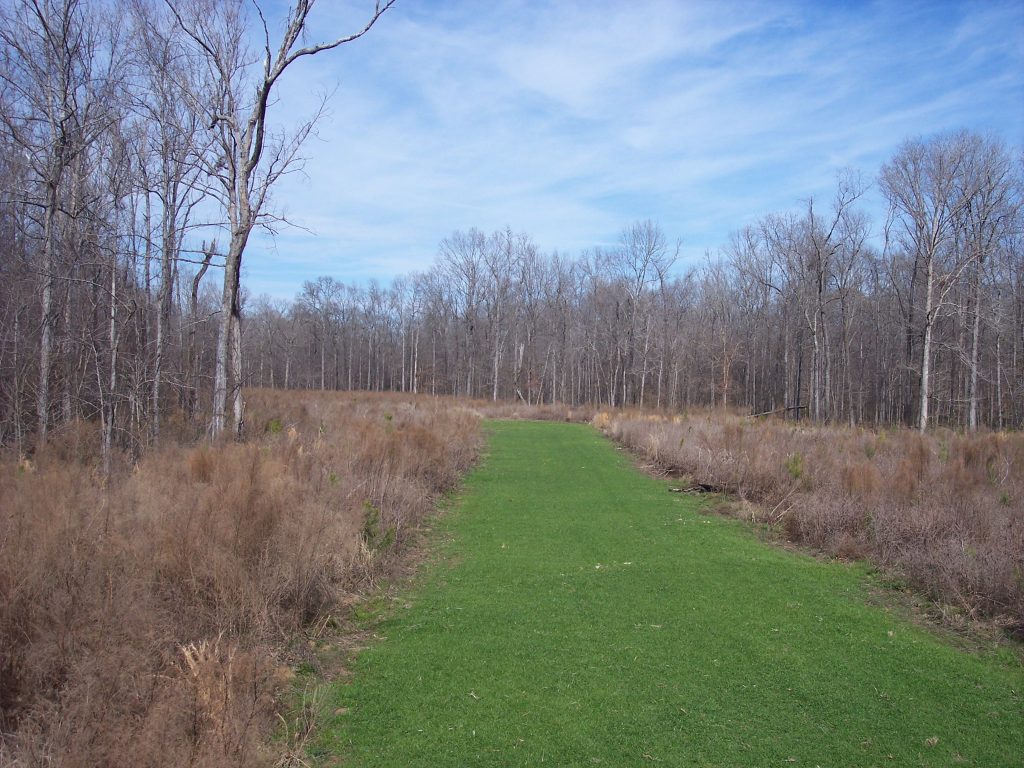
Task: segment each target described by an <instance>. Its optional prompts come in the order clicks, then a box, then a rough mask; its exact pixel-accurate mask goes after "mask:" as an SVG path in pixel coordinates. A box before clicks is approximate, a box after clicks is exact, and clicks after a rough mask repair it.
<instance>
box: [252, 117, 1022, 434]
mask: <svg viewBox="0 0 1024 768" xmlns="http://www.w3.org/2000/svg"><path fill="white" fill-rule="evenodd" d="M878 184H879V185H880V187H881V189H882V192H883V193H884V195H885V196H886V198H887V200H888V201H889V204H890V207H889V213H888V216H887V218H886V221H885V222H884V223H883V226H884V246H883V247H882V248H881V249H878V248H875V247H872V246H871V245H870V244H869V242H870V237H869V235H870V227H871V223H870V222H869V221H868V218H867V217H866V215H865V214H864V213H863V211H862V210H860V209H859V208H858V203H859V202H860V200H861V199H862V197H863V194H864V192H865V190H866V184H865V183H864V182H863V181H862V180H861V179H860V178H858V177H857V176H855V175H851V174H847V175H845V176H842V177H841V178H840V179H839V180H838V183H837V187H836V192H835V195H834V197H833V199H832V200H831V201H830V202H829V203H828V204H827V205H820V204H819V203H818V201H816V200H813V199H811V200H808V201H806V204H805V205H804V207H803V209H802V210H801V211H799V212H794V213H787V214H770V215H765V216H763V217H762V218H761V219H760V220H758V221H757V222H756V223H755V224H752V225H750V226H747V227H744V228H743V229H741V230H739V231H737V232H735V233H734V234H733V235H732V236H731V238H730V241H729V243H728V244H727V245H726V246H725V247H724V248H723V249H722V250H721V253H720V255H719V257H718V258H716V259H712V258H710V257H709V258H708V259H707V260H706V262H705V263H704V264H702V265H699V266H696V267H693V268H690V269H687V270H685V271H682V272H681V273H680V271H679V270H678V269H675V268H674V267H675V265H676V260H677V257H678V244H676V245H673V244H671V243H669V242H668V240H667V239H666V236H665V234H664V232H663V231H662V230H661V228H660V227H659V226H658V225H657V224H656V223H654V222H652V221H639V222H635V223H633V224H631V225H629V226H627V227H626V228H624V229H623V231H622V233H621V236H620V238H619V242H618V244H617V246H616V247H614V248H608V249H601V248H595V249H593V250H591V251H587V252H584V253H582V254H580V256H578V257H576V258H571V257H566V256H563V255H560V254H559V253H557V252H555V253H553V254H551V255H544V254H542V253H540V252H539V250H538V249H537V247H536V245H535V243H534V242H533V240H532V239H531V237H530V236H529V235H528V234H525V233H515V232H513V231H512V230H511V229H510V228H506V229H504V230H501V231H497V232H494V233H492V234H490V235H485V234H484V233H482V232H480V231H478V230H476V229H469V230H466V231H457V232H455V233H454V234H452V235H451V236H450V237H448V238H446V239H445V240H444V241H443V242H442V243H441V244H440V247H439V253H438V256H437V259H436V261H435V263H434V265H433V266H432V267H431V268H430V269H429V270H427V271H426V272H422V273H416V274H412V275H408V276H405V277H401V278H398V279H396V280H394V281H393V282H392V283H391V284H390V285H389V286H387V287H382V286H380V285H378V284H377V283H371V284H370V285H369V286H368V287H358V286H355V285H346V284H345V283H342V282H339V281H338V280H336V279H335V278H333V277H329V276H322V277H319V278H317V279H316V280H312V281H307V282H306V283H305V284H304V287H303V289H302V291H301V292H300V293H299V294H298V295H297V296H296V298H295V300H294V301H293V302H281V301H277V302H275V301H272V300H270V299H268V298H267V297H261V298H259V299H258V300H257V301H256V302H255V303H254V306H253V307H252V310H251V312H250V313H249V315H250V318H249V325H248V329H247V331H246V334H245V339H244V347H245V350H246V355H245V359H246V370H245V376H246V382H247V383H249V384H251V385H253V386H267V387H286V388H287V387H303V388H318V389H340V390H353V389H363V390H375V391H399V392H412V393H417V392H420V393H422V392H427V393H430V394H451V395H461V396H466V397H474V398H486V399H491V400H510V399H518V400H521V401H522V402H524V403H527V404H534V403H565V404H569V405H579V404H599V405H606V406H610V407H620V406H640V407H644V406H648V407H655V408H672V409H678V408H686V407H689V406H693V405H714V406H724V407H737V408H741V409H744V410H747V411H748V412H751V413H769V412H776V413H779V414H783V415H786V416H787V417H790V418H796V419H800V418H809V419H812V420H814V421H817V422H829V423H847V424H851V425H853V424H861V423H865V424H893V425H895V424H905V425H910V426H915V427H917V428H919V429H924V428H926V427H927V426H928V425H931V424H946V425H950V426H954V427H963V428H966V429H972V430H973V429H977V428H978V427H980V426H982V425H984V426H988V427H990V428H994V429H1004V428H1020V427H1022V426H1024V250H1022V247H1021V246H1022V227H1021V224H1022V213H1024V210H1022V207H1021V203H1022V201H1024V194H1022V192H1024V187H1022V180H1021V165H1020V158H1019V157H1016V158H1015V157H1014V155H1013V153H1011V151H1010V150H1009V149H1008V148H1007V147H1006V146H1005V145H1003V144H1002V143H1001V142H999V141H998V140H995V139H992V138H988V137H983V136H980V135H978V134H974V133H970V132H966V131H961V132H957V133H947V134H941V135H938V136H935V137H932V138H929V139H917V140H910V141H907V142H905V143H904V144H903V145H902V146H901V148H900V149H899V151H898V152H897V153H896V154H895V155H894V156H893V158H891V159H890V160H889V161H888V162H887V163H886V164H885V165H884V166H883V167H882V169H881V171H880V173H879V177H878Z"/></svg>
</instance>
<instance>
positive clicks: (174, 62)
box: [0, 0, 1024, 463]
mask: <svg viewBox="0 0 1024 768" xmlns="http://www.w3.org/2000/svg"><path fill="white" fill-rule="evenodd" d="M390 5H391V2H390V1H389V2H378V3H376V5H375V12H374V15H373V16H372V18H371V20H370V21H369V23H368V24H367V25H366V26H365V27H363V28H362V29H361V31H358V32H356V33H355V34H354V35H349V36H347V37H343V38H338V39H337V40H334V41H333V42H329V43H325V44H322V45H311V46H306V47H300V44H299V41H300V40H301V39H302V38H303V33H304V30H305V23H306V17H307V15H308V13H309V12H310V9H311V8H312V6H313V2H311V1H310V0H306V1H305V2H300V3H298V4H297V5H296V6H295V8H294V9H293V10H292V12H291V13H290V14H289V15H288V16H287V18H286V19H284V22H283V26H284V30H283V32H282V33H281V35H282V36H281V37H280V44H279V45H278V46H275V45H272V44H271V39H272V35H271V33H270V31H269V29H268V27H267V25H266V22H265V21H263V19H262V16H260V14H258V13H255V12H254V11H253V9H255V11H259V5H257V4H254V3H249V2H245V0H229V1H228V2H220V1H216V2H215V1H214V0H162V1H161V0H132V2H130V3H127V4H123V5H114V4H110V3H106V2H103V1H102V0H12V2H11V3H8V4H5V5H3V6H0V42H2V43H3V45H2V46H0V254H2V258H0V445H4V446H13V447H14V449H15V450H17V451H18V452H19V453H24V452H27V451H30V450H32V449H34V448H35V447H37V446H39V445H42V444H45V442H46V439H47V433H48V431H49V430H50V429H51V428H52V427H59V426H61V425H67V424H73V423H75V422H76V421H77V420H80V419H86V420H95V421H96V422H98V423H99V424H100V426H101V430H100V431H101V434H102V444H101V450H102V452H103V455H104V458H105V460H106V461H107V462H108V463H109V457H110V455H111V452H112V451H113V450H114V449H115V447H116V448H120V449H123V450H127V451H129V452H130V453H133V454H136V455H137V454H138V453H139V452H141V451H142V450H144V448H145V447H146V446H147V445H149V444H151V443H152V442H154V441H157V440H159V438H160V436H161V433H162V426H163V425H165V424H166V423H167V422H168V421H169V417H170V416H172V415H174V416H175V420H176V421H177V422H181V421H184V422H185V423H187V424H189V425H193V426H191V427H190V429H192V430H193V431H198V429H197V428H196V425H204V426H206V427H209V432H210V433H211V434H213V435H216V434H218V433H220V432H222V431H223V432H225V433H227V434H236V435H237V434H238V433H239V430H240V428H241V425H242V423H243V417H244V402H243V399H242V389H243V387H245V386H273V387H316V388H321V389H370V390H378V391H381V390H395V391H404V392H426V393H433V394H455V395H463V396H470V397H478V398H479V397H482V398H488V399H492V400H499V399H518V400H522V401H523V402H525V403H555V402H557V403H566V404H573V405H574V404H582V403H592V404H601V405H607V406H611V407H620V406H631V405H637V406H651V407H668V408H685V407H687V406H691V405H698V404H713V405H718V406H726V407H737V408H744V409H747V410H749V411H751V412H755V413H763V412H769V411H778V412H781V413H783V414H785V415H787V416H789V417H792V418H809V419H813V420H815V421H819V422H833V423H839V422H841V423H851V424H854V423H872V424H909V425H914V426H917V427H919V428H922V429H923V428H925V427H927V426H928V425H929V424H936V423H942V424H949V425H954V426H963V427H965V428H968V429H974V428H977V427H979V426H983V425H984V426H989V427H992V428H1007V427H1012V428H1020V427H1021V426H1024V265H1022V262H1024V250H1022V243H1021V239H1022V226H1021V223H1022V210H1021V202H1022V198H1024V195H1022V172H1021V154H1020V148H1019V147H1013V148H1009V147H1007V146H1006V145H1005V144H1003V143H1001V142H1000V141H998V140H996V139H994V138H991V137H986V136H981V135H978V134H975V133H971V132H967V131H961V132H957V133H946V134H941V135H938V136H934V137H931V138H927V139H914V140H910V141H907V142H905V143H904V144H903V145H902V146H901V147H900V149H899V150H898V151H897V152H896V153H895V155H894V156H893V157H892V158H891V159H890V160H889V161H888V162H887V163H886V164H885V165H884V166H883V167H882V169H881V170H880V172H879V174H878V180H877V183H878V185H879V188H880V189H881V191H882V192H883V194H884V195H885V197H886V198H887V200H888V201H889V215H888V216H887V218H886V220H885V221H884V222H875V223H874V226H875V227H877V228H878V230H877V231H879V232H881V233H882V234H883V240H884V246H883V247H882V248H880V249H879V248H874V247H872V246H871V245H870V242H871V241H870V239H869V237H868V235H869V231H870V229H869V228H870V227H871V226H872V224H871V222H869V221H868V220H867V218H866V216H865V215H864V213H863V211H862V210H860V208H859V207H858V206H859V204H860V201H861V199H862V196H863V193H864V189H865V183H864V182H863V181H861V180H859V179H858V178H856V177H855V176H852V175H847V176H845V177H842V178H841V179H840V180H839V182H838V184H837V187H836V192H835V195H834V197H833V199H832V200H830V201H826V202H824V203H822V202H821V201H818V200H808V201H807V202H806V204H805V205H804V206H803V208H802V209H801V210H800V211H798V212H792V213H787V214H773V215H765V216H764V217H762V218H761V219H760V220H759V221H758V222H757V223H755V224H753V225H750V226H748V227H745V228H743V229H742V230H740V231H738V232H736V233H735V234H734V235H733V236H732V237H731V239H730V242H729V243H728V244H727V245H726V246H725V247H724V248H723V249H722V252H721V254H720V256H719V257H718V258H715V259H712V258H710V257H709V258H708V259H707V261H706V263H704V264H702V265H700V266H697V267H694V268H691V269H688V270H681V269H680V268H679V267H678V266H677V264H676V260H677V256H678V247H677V246H675V245H673V244H672V243H670V242H669V241H668V240H667V238H666V236H665V233H664V232H663V231H662V230H661V228H660V227H659V226H658V225H657V224H656V223H654V222H651V221H638V222H636V223H633V224H631V225H629V226H627V227H626V228H625V229H624V230H623V232H622V235H621V238H620V240H619V242H618V244H617V245H616V246H615V247H612V248H600V249H593V250H590V251H587V252H585V253H582V254H580V255H578V256H575V257H569V256H566V255H563V254H559V253H557V252H556V253H552V254H550V255H548V254H543V253H541V252H540V251H539V249H538V248H537V246H536V244H535V243H534V242H533V240H532V239H531V237H530V236H529V235H528V234H525V233H516V232H513V231H512V230H511V229H510V228H509V229H505V230H502V231H498V232H495V233H492V234H489V235H488V234H484V233H482V232H479V231H477V230H475V229H470V230H463V231H457V232H455V233H453V234H452V235H451V236H450V237H449V238H446V239H445V240H444V241H443V242H442V243H441V244H440V248H439V253H438V257H437V260H436V262H435V264H434V266H433V267H432V268H430V269H429V270H427V271H426V272H424V273H421V274H413V275H409V276H406V277H402V278H399V279H396V280H394V281H393V282H392V283H391V284H389V285H387V286H380V285H377V284H371V285H370V286H369V287H365V288H361V287H355V286H351V285H345V284H344V283H342V282H339V281H338V280H336V279H335V278H333V277H326V276H325V277H320V278H318V279H316V280H311V281H309V282H307V283H306V285H305V287H304V288H303V290H302V291H301V292H300V294H299V295H298V296H296V298H295V300H294V301H293V302H273V301H270V300H268V299H257V300H255V301H250V306H248V307H247V306H245V301H244V299H245V297H244V291H243V290H242V286H241V284H240V274H241V271H240V267H241V260H242V253H243V251H244V246H245V242H246V240H247V238H248V236H249V234H250V233H251V231H252V229H253V228H254V227H256V226H271V227H273V226H275V225H278V224H281V223H282V222H281V221H280V220H279V219H277V218H275V216H274V214H273V211H272V209H271V208H270V207H269V206H268V204H267V201H268V199H269V195H270V192H271V189H272V187H273V184H274V182H275V181H276V179H278V178H280V175H281V174H283V173H285V172H286V171H287V170H288V169H289V168H294V167H295V163H297V162H299V161H300V160H301V154H300V152H301V145H302V141H303V139H304V138H305V137H306V136H307V135H308V133H309V131H311V130H312V128H313V126H314V124H315V121H316V117H317V115H313V116H311V117H310V119H309V120H308V121H306V122H305V123H303V124H302V125H301V126H300V127H299V128H298V129H296V130H295V131H294V132H291V133H282V132H280V131H278V130H277V129H275V128H274V127H273V126H272V125H268V123H267V122H266V116H267V111H268V110H269V109H270V108H271V107H272V106H273V99H272V98H271V91H272V88H273V87H274V85H275V84H276V83H277V82H278V80H279V79H280V77H281V75H282V73H283V72H284V70H285V69H286V68H287V66H288V65H289V63H290V62H293V61H295V60H296V58H297V57H299V56H306V55H314V54H316V53H318V52H320V51H325V50H329V49H330V48H332V47H336V46H337V45H340V44H342V43H344V42H347V41H350V40H352V39H355V38H357V37H359V36H360V35H362V34H363V33H365V32H366V30H368V29H369V28H370V26H371V25H372V24H373V22H374V21H375V20H376V19H377V18H379V16H380V14H381V13H383V12H384V11H386V10H387V9H388V8H389V7H390ZM253 13H255V16H253ZM253 18H255V26H254V24H253ZM254 29H255V33H254V31H253V30H254ZM254 41H256V42H254ZM210 211H215V212H217V213H216V214H213V218H212V219H211V218H210V216H211V214H210ZM214 233H220V238H221V240H222V246H223V247H220V246H218V243H217V242H215V241H214V240H213V235H214ZM213 277H217V278H218V279H217V280H216V282H217V284H218V285H217V286H216V287H214V286H213V285H211V282H212V281H213Z"/></svg>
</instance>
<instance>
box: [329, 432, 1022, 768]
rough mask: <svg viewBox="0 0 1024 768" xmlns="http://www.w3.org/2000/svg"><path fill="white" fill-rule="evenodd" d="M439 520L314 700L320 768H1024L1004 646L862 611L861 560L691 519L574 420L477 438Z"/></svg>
mask: <svg viewBox="0 0 1024 768" xmlns="http://www.w3.org/2000/svg"><path fill="white" fill-rule="evenodd" d="M441 527H442V528H443V529H444V530H445V531H446V532H447V534H448V535H447V536H446V538H447V539H449V541H448V543H446V544H445V545H444V546H443V547H442V549H443V557H441V558H440V559H439V560H438V561H437V562H435V563H433V564H432V565H431V566H429V567H428V568H427V569H426V572H425V573H424V575H423V576H422V578H421V579H420V580H419V584H418V586H417V587H415V588H414V589H413V590H412V591H411V592H410V593H408V594H407V595H403V596H402V598H401V599H400V600H399V601H398V602H397V603H396V607H395V608H394V609H392V610H389V611H388V612H387V616H386V618H385V619H384V620H383V621H382V622H381V623H380V624H379V625H377V626H376V627H375V629H374V632H375V633H376V634H377V635H378V636H382V637H384V638H386V639H383V640H378V641H374V642H373V644H372V646H371V647H369V648H368V649H366V650H364V651H363V652H361V653H360V654H359V655H358V657H357V659H356V661H355V665H354V666H355V668H354V674H353V676H352V677H351V679H350V681H349V682H346V683H337V684H334V685H333V687H332V688H331V689H330V690H329V693H328V696H327V699H328V700H327V702H326V704H325V708H326V711H327V712H328V713H329V714H328V716H327V722H325V723H324V725H323V731H322V735H321V738H320V741H319V743H318V744H316V745H315V747H314V750H313V751H314V753H315V754H317V755H319V756H322V757H325V758H326V762H328V764H334V763H335V761H336V760H337V756H340V758H341V759H340V761H338V762H339V763H340V764H343V765H352V766H356V767H357V768H358V767H362V766H431V768H435V767H437V766H519V765H521V766H536V765H542V764H543V765H556V766H591V767H592V766H595V765H604V766H632V765H637V766H649V765H655V764H658V763H660V764H662V765H680V766H690V765H708V766H733V765H735V766H772V765H777V766H788V765H796V766H822V767H823V768H824V767H825V766H844V765H849V766H871V765H879V766H882V765H886V766H896V765H899V766H918V765H928V766H947V765H978V766H1019V765H1022V764H1024V697H1022V695H1024V672H1022V669H1021V666H1020V664H1019V662H1016V661H1014V660H1013V658H1012V655H1011V654H1008V653H1004V654H1003V655H990V656H987V657H981V656H978V655H976V654H971V653H967V652H964V651H961V650H957V649H955V648H953V647H950V646H948V645H946V644H944V643H943V642H941V641H939V640H937V639H935V638H934V637H933V636H931V635H930V634H928V633H926V632H924V631H922V630H919V629H917V628H914V627H913V626H910V625H908V624H906V623H901V622H900V621H899V620H897V619H896V618H894V617H893V616H891V615H889V614H887V613H886V612H885V611H883V610H881V609H879V608H875V607H871V606H869V605H868V603H867V602H866V592H867V586H866V584H867V579H866V577H865V573H864V569H863V568H861V567H857V566H849V565H842V564H829V563H823V562H820V561H817V560H815V559H813V558H811V557H808V556H804V555H799V554H793V553H789V552H786V551H783V550H780V549H778V548H774V547H771V546H768V545H765V544H763V543H761V542H759V541H757V540H756V538H755V537H754V536H753V535H752V534H751V533H750V532H749V531H748V530H747V529H745V528H744V527H743V526H742V525H741V524H739V523H736V522H734V521H729V520H724V519H720V518H717V517H713V516H707V515H704V514H701V511H700V508H699V504H698V502H697V501H695V500H693V499H688V498H680V497H678V496H676V495H673V494H669V493H668V492H667V491H666V485H665V483H663V482H659V481H657V480H654V479H652V478H649V477H646V476H643V475H642V474H641V473H639V472H638V471H636V470H635V469H634V468H633V467H631V466H630V463H629V461H628V459H627V458H626V457H625V456H624V455H623V454H622V453H621V452H617V451H616V449H615V448H614V446H612V445H611V444H610V443H608V442H607V441H605V440H604V439H603V438H601V437H600V436H599V435H598V433H597V432H595V431H594V430H592V429H591V428H589V427H586V426H578V425H565V424H556V423H529V422H509V423H498V424H494V425H493V426H492V427H491V434H490V448H489V454H488V456H487V457H486V458H485V460H484V461H483V463H482V465H481V466H480V467H479V468H478V469H477V470H476V471H474V473H473V474H472V475H471V476H470V478H469V479H468V482H467V484H466V486H465V489H464V493H463V495H462V498H461V499H460V500H459V502H458V504H457V505H456V509H455V510H453V511H452V512H451V513H450V514H448V515H447V516H446V517H445V519H444V520H443V522H442V523H441ZM936 739H937V741H935V740H936Z"/></svg>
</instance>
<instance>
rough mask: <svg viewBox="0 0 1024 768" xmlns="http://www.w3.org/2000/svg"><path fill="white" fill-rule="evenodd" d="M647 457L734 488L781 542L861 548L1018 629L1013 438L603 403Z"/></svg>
mask: <svg viewBox="0 0 1024 768" xmlns="http://www.w3.org/2000/svg"><path fill="white" fill-rule="evenodd" d="M595 423H596V424H597V425H598V426H600V427H601V428H602V429H603V430H604V431H605V432H606V433H607V434H609V435H610V436H611V437H613V438H614V439H616V440H617V441H619V442H620V443H622V444H623V445H624V446H626V447H627V448H629V449H630V450H631V451H633V452H635V453H636V454H638V455H640V456H641V457H643V458H644V459H646V460H648V461H651V462H652V463H654V464H656V465H657V466H659V467H661V468H662V469H664V470H667V471H669V472H671V473H675V474H678V475H685V476H688V477H689V478H690V479H691V481H692V482H694V483H702V484H705V485H707V486H711V487H714V488H720V489H722V490H724V491H727V492H730V493H734V494H737V495H738V496H739V497H740V499H741V500H742V502H743V503H741V504H740V505H739V506H738V507H737V509H739V510H742V512H741V514H744V515H747V516H749V517H752V518H754V519H755V520H759V521H763V522H769V523H772V524H774V525H775V526H776V527H777V528H778V529H779V530H781V531H783V532H784V533H785V534H786V535H787V536H788V537H789V538H790V539H791V540H793V541H795V542H798V543H801V544H806V545H809V546H811V547H813V548H816V549H819V550H822V551H825V552H829V553H831V554H834V555H838V556H841V557H848V558H859V557H867V558H869V559H870V560H872V561H873V562H875V563H877V564H879V565H881V566H883V567H885V568H887V569H890V570H891V571H894V572H896V573H897V574H899V575H900V576H902V577H903V578H905V579H906V580H907V581H908V582H910V583H911V584H912V585H914V586H915V587H916V588H917V589H919V590H923V591H924V592H925V593H927V594H928V595H929V596H930V597H931V598H932V599H933V600H935V601H937V602H938V603H941V604H944V605H946V606H954V607H955V608H957V609H959V611H961V612H962V614H963V615H965V616H967V617H971V618H987V619H994V620H995V621H996V622H997V623H1000V624H1002V625H1003V626H1005V627H1006V628H1007V629H1009V630H1010V631H1013V632H1015V633H1020V632H1024V435H1020V434H1015V433H1014V434H1004V433H979V434H974V435H963V434H957V433H955V432H952V431H949V430H942V429H940V430H936V431H934V432H930V433H928V434H927V435H920V434H919V433H917V432H915V431H910V430H905V429H895V430H881V431H869V430H863V429H848V428H840V427H826V426H805V425H793V424H792V423H787V422H782V421H756V420H751V419H749V418H743V417H740V416H737V415H730V414H722V413H715V412H699V413H694V414H690V415H686V416H664V415H645V414H639V413H633V414H628V413H627V414H611V413H601V414H598V416H597V417H595Z"/></svg>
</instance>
